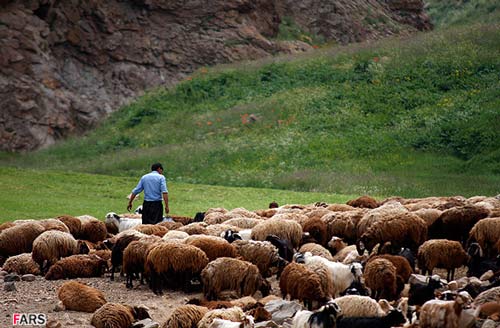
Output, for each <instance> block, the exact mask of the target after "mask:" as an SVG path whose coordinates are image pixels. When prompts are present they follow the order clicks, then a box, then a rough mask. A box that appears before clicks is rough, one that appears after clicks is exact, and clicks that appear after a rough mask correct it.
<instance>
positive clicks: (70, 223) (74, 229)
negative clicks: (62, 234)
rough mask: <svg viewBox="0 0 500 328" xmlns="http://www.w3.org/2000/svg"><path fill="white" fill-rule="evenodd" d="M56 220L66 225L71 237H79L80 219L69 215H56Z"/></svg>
mask: <svg viewBox="0 0 500 328" xmlns="http://www.w3.org/2000/svg"><path fill="white" fill-rule="evenodd" d="M56 220H59V221H61V222H62V223H64V224H65V225H66V226H67V227H68V229H69V232H70V233H71V234H72V235H73V237H75V238H79V237H80V230H81V229H82V221H80V220H79V219H78V218H76V217H74V216H71V215H60V216H58V217H56Z"/></svg>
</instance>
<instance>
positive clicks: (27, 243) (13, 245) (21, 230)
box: [0, 221, 45, 264]
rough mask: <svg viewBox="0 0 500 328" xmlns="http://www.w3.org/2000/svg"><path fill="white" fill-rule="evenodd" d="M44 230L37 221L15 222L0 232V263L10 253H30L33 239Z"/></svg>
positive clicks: (10, 254)
mask: <svg viewBox="0 0 500 328" xmlns="http://www.w3.org/2000/svg"><path fill="white" fill-rule="evenodd" d="M44 231H45V228H44V227H43V226H42V225H41V224H40V223H38V222H36V221H34V222H26V223H20V224H16V225H14V226H13V227H10V228H8V229H5V230H3V231H2V232H0V264H2V263H3V261H4V260H5V259H7V258H8V257H9V256H12V255H18V254H22V253H31V250H32V247H33V241H34V240H35V239H36V237H38V236H39V235H40V234H42V233H43V232H44Z"/></svg>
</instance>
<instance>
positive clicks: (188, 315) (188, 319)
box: [161, 304, 208, 328]
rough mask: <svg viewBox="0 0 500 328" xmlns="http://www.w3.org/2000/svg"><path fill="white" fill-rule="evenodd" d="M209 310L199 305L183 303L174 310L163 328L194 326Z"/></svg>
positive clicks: (187, 327) (189, 327)
mask: <svg viewBox="0 0 500 328" xmlns="http://www.w3.org/2000/svg"><path fill="white" fill-rule="evenodd" d="M207 312H208V309H207V308H206V307H203V306H198V305H191V304H187V305H181V306H179V307H177V308H175V310H174V311H173V312H172V314H171V315H170V317H168V319H167V321H165V323H164V324H163V325H162V326H161V327H162V328H193V327H197V325H198V322H200V320H201V319H202V318H203V316H204V315H205V314H206V313H207Z"/></svg>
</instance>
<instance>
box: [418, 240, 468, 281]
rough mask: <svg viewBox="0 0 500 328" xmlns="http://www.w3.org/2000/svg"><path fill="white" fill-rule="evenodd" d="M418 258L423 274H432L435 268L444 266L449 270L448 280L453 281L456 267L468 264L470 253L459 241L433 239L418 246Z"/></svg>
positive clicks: (443, 267)
mask: <svg viewBox="0 0 500 328" xmlns="http://www.w3.org/2000/svg"><path fill="white" fill-rule="evenodd" d="M417 260H418V266H419V268H420V270H421V271H422V274H424V275H425V274H426V273H427V272H428V273H429V274H430V275H432V270H434V268H442V269H446V270H448V274H447V280H448V281H451V280H453V278H454V275H455V269H456V268H459V267H461V266H462V265H465V264H467V262H468V260H469V255H467V253H466V252H465V250H464V249H463V247H462V245H461V244H460V242H458V241H454V240H447V239H431V240H428V241H426V242H425V243H423V244H422V245H421V246H420V247H419V248H418V253H417Z"/></svg>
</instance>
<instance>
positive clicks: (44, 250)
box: [31, 223, 88, 273]
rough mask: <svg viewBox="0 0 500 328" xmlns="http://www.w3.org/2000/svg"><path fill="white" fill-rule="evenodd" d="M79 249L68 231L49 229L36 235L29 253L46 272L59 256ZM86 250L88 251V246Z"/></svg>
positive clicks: (65, 255)
mask: <svg viewBox="0 0 500 328" xmlns="http://www.w3.org/2000/svg"><path fill="white" fill-rule="evenodd" d="M61 224H62V223H61ZM79 251H80V248H79V244H78V242H77V241H76V239H75V238H73V236H72V235H71V234H70V233H68V232H62V231H58V230H50V231H45V232H44V233H42V234H40V236H38V237H36V239H35V240H34V241H33V251H32V254H31V255H32V257H33V260H34V261H35V262H36V263H38V265H39V266H40V269H41V270H42V272H43V273H47V270H48V269H49V268H50V266H51V265H53V264H54V263H56V262H57V261H58V260H59V259H60V258H62V257H67V256H70V255H74V254H78V252H79ZM86 251H87V252H88V248H87V249H86Z"/></svg>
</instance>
